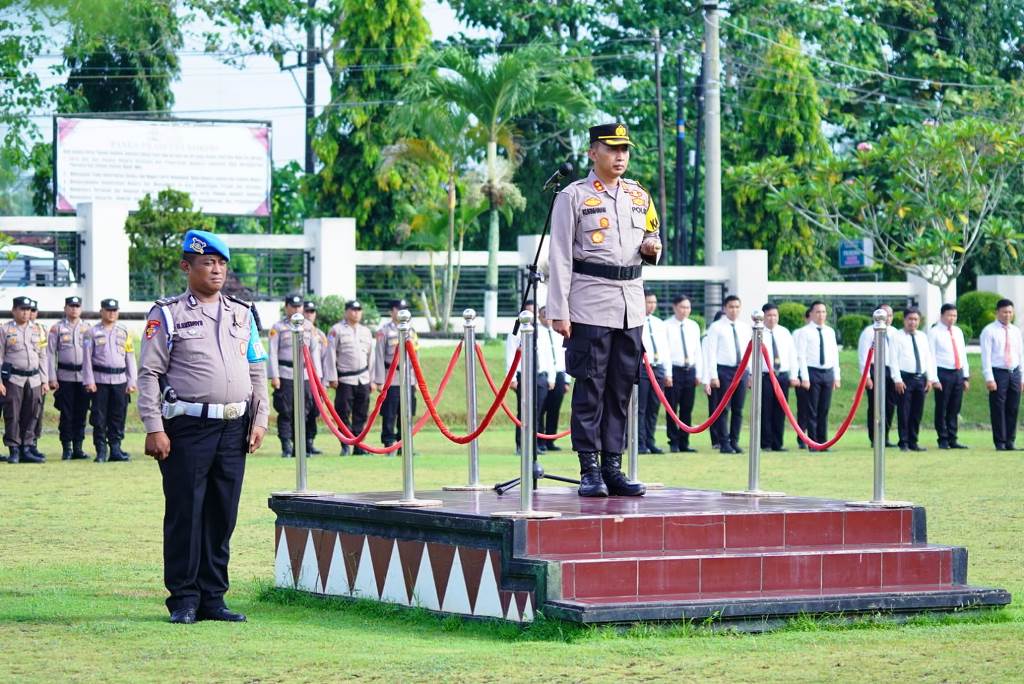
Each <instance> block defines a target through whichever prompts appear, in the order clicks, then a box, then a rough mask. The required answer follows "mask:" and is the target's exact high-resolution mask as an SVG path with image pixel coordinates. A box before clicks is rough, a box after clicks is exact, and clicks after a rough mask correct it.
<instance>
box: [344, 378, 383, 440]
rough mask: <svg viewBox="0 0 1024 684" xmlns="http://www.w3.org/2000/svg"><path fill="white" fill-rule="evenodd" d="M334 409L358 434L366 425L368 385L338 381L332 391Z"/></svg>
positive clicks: (368, 399) (368, 401) (368, 405)
mask: <svg viewBox="0 0 1024 684" xmlns="http://www.w3.org/2000/svg"><path fill="white" fill-rule="evenodd" d="M334 410H335V411H336V412H337V413H338V417H339V418H341V420H342V422H343V423H345V425H347V426H348V427H349V429H350V430H352V432H353V433H355V434H357V435H358V434H359V433H360V432H362V431H363V428H364V427H366V416H367V414H368V413H369V410H370V386H369V385H346V384H344V383H341V382H339V383H338V389H337V390H335V392H334ZM381 410H382V411H383V409H381Z"/></svg>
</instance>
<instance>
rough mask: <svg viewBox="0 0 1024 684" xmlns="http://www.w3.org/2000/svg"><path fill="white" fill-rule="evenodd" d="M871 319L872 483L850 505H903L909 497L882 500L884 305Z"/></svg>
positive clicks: (885, 322)
mask: <svg viewBox="0 0 1024 684" xmlns="http://www.w3.org/2000/svg"><path fill="white" fill-rule="evenodd" d="M871 317H872V319H873V320H874V332H875V342H874V350H875V357H874V362H873V364H872V366H871V383H872V385H873V386H874V390H873V391H874V396H873V397H872V409H873V410H874V412H875V420H874V430H875V444H874V448H875V459H874V461H875V462H874V482H873V484H874V487H873V492H872V498H871V501H856V502H853V504H852V505H854V506H882V507H886V508H904V507H906V506H911V505H913V504H911V503H910V502H909V501H886V500H885V373H886V371H887V370H888V369H887V367H886V363H885V360H886V356H887V354H888V350H887V349H886V342H888V337H887V336H886V332H887V330H888V328H889V322H888V318H889V316H888V314H887V313H886V312H885V310H884V309H877V310H876V311H875V313H874V314H872V316H871Z"/></svg>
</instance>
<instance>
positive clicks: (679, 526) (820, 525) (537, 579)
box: [269, 487, 1010, 623]
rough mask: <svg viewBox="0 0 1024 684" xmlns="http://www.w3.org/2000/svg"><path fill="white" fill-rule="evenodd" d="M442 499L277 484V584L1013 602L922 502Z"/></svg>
mask: <svg viewBox="0 0 1024 684" xmlns="http://www.w3.org/2000/svg"><path fill="white" fill-rule="evenodd" d="M418 496H419V497H421V498H430V499H441V500H443V501H444V505H443V506H441V507H435V508H415V509H414V508H405V509H403V508H397V509H396V508H386V507H380V506H377V505H375V504H374V502H375V501H380V500H386V499H394V498H396V494H395V493H394V492H371V493H361V494H338V495H335V496H331V497H321V498H285V497H272V498H271V499H270V501H269V505H270V508H271V509H273V510H274V511H275V512H276V513H277V527H276V535H275V544H276V546H275V551H276V562H275V584H276V585H277V586H279V587H289V588H295V589H299V590H302V591H308V592H311V593H315V594H326V595H338V596H353V597H360V598H368V599H373V600H378V601H385V602H390V603H398V604H402V605H408V606H422V607H424V608H428V609H430V610H435V611H440V612H445V613H454V614H461V615H472V616H481V617H484V616H486V617H495V618H503V619H506V620H513V621H516V622H528V621H530V620H532V619H533V616H534V613H535V611H536V610H538V609H540V610H542V611H543V612H544V614H545V615H546V616H548V617H555V618H561V619H566V620H573V621H579V622H588V623H594V622H631V621H638V620H677V619H683V618H687V619H690V618H692V619H703V618H708V617H715V618H721V619H758V618H778V617H784V616H788V615H797V614H815V613H830V614H834V613H857V612H875V611H882V612H916V611H928V610H955V609H961V608H965V607H972V606H973V607H981V606H1000V605H1005V604H1007V603H1009V602H1010V595H1009V594H1008V593H1007V592H1006V591H1005V590H1002V589H990V588H982V587H972V586H969V585H968V584H967V550H966V549H964V548H961V547H955V546H952V547H951V546H942V545H936V544H929V543H928V542H927V529H926V521H925V511H924V509H923V508H920V507H907V508H894V509H882V508H863V507H855V506H851V505H849V504H847V503H846V502H843V501H834V500H829V499H814V498H803V497H777V498H750V497H737V496H727V495H723V494H722V493H721V492H717V491H704V490H692V489H662V490H656V491H651V492H649V493H648V494H647V496H645V497H642V498H607V499H582V498H580V497H578V496H577V495H576V492H575V490H574V489H568V488H547V487H542V488H541V489H539V490H538V491H537V493H536V496H535V499H534V501H535V504H534V507H535V509H537V510H545V511H558V512H560V513H561V514H562V515H561V517H559V518H552V519H547V520H529V521H525V520H509V519H505V518H495V517H493V516H492V515H491V513H492V512H494V511H499V510H509V509H514V508H516V506H517V505H518V502H519V497H518V494H516V493H513V494H508V495H506V496H504V497H501V496H498V495H497V494H496V493H495V492H493V491H484V492H449V491H434V492H419V493H418Z"/></svg>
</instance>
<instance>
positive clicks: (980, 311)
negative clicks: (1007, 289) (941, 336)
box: [956, 290, 1002, 337]
mask: <svg viewBox="0 0 1024 684" xmlns="http://www.w3.org/2000/svg"><path fill="white" fill-rule="evenodd" d="M1000 299H1002V296H1001V295H998V294H996V293H995V292H985V291H984V290H975V291H974V292H965V293H964V294H962V295H960V299H958V300H957V302H956V308H957V313H958V314H959V315H958V319H957V322H958V324H959V325H960V327H964V326H965V325H966V326H967V327H969V328H970V329H971V333H972V335H974V334H977V335H980V334H981V329H982V328H984V327H985V326H986V325H988V324H989V323H991V322H992V321H994V320H996V302H998V301H999V300H1000ZM964 337H967V329H966V328H964Z"/></svg>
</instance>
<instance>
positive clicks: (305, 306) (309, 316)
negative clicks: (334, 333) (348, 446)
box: [302, 300, 327, 456]
mask: <svg viewBox="0 0 1024 684" xmlns="http://www.w3.org/2000/svg"><path fill="white" fill-rule="evenodd" d="M302 315H303V316H305V318H306V320H307V321H309V323H310V324H311V325H312V326H313V336H314V337H316V347H317V349H319V350H320V353H319V354H317V355H316V357H315V360H316V361H317V363H318V364H319V365H318V366H317V377H318V378H320V382H324V373H323V369H324V357H325V356H326V352H327V335H325V334H324V331H323V330H321V329H320V328H319V327H317V324H316V315H317V311H316V302H314V301H311V300H306V301H305V302H303V303H302ZM311 392H312V390H311ZM310 398H312V395H311V396H310ZM319 417H320V409H318V408H317V407H316V402H315V401H312V402H310V404H309V406H307V407H306V453H307V454H310V455H311V456H315V455H317V454H322V453H323V452H322V451H320V450H319V449H317V448H316V444H315V442H316V424H317V419H318V418H319Z"/></svg>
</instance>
